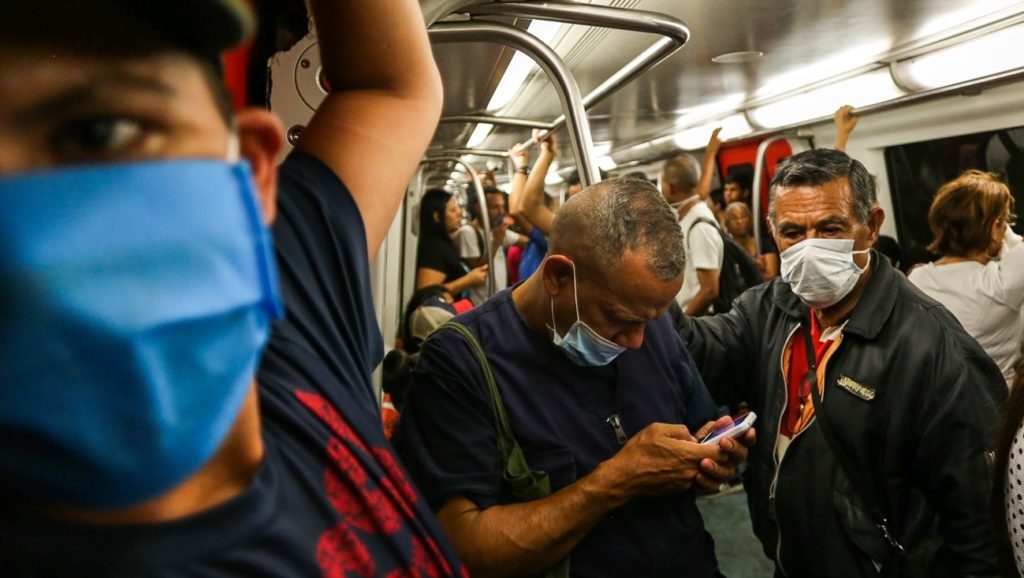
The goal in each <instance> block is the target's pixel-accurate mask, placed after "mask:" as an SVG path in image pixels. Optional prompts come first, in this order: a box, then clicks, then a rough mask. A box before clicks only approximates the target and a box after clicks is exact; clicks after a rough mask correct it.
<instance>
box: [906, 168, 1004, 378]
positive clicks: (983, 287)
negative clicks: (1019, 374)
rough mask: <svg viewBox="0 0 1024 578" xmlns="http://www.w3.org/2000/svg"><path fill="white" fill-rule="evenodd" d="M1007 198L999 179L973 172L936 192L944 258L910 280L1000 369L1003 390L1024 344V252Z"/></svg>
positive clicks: (934, 216)
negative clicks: (946, 311)
mask: <svg viewBox="0 0 1024 578" xmlns="http://www.w3.org/2000/svg"><path fill="white" fill-rule="evenodd" d="M1016 221H1017V215H1015V214H1013V197H1012V196H1011V195H1010V190H1009V188H1007V186H1006V185H1005V184H1003V183H1002V182H1001V181H1000V180H999V179H998V178H997V177H996V176H995V175H993V174H991V173H984V172H981V171H975V170H970V171H967V172H965V173H964V174H962V175H960V176H959V177H957V178H956V179H954V180H952V181H950V182H948V183H946V184H945V185H943V186H942V188H940V189H939V192H938V193H937V194H936V195H935V200H934V201H932V206H931V209H929V211H928V224H929V226H930V228H931V230H932V235H933V236H934V238H935V240H934V241H933V242H932V244H931V245H929V246H928V250H929V251H932V252H933V253H937V254H939V255H941V257H940V258H939V259H938V260H937V261H935V262H934V263H929V264H927V265H922V266H920V267H917V268H915V269H914V270H913V271H911V272H910V275H909V276H908V277H909V279H910V281H911V282H912V283H913V284H914V285H917V286H918V287H919V288H920V289H921V290H922V291H924V292H925V293H927V294H928V296H930V297H932V298H933V299H935V300H936V301H938V302H939V303H942V304H943V305H945V306H946V308H947V309H949V311H950V312H952V313H953V315H954V316H956V318H957V319H958V320H959V321H960V323H961V324H962V325H963V326H964V329H966V330H967V332H968V333H970V334H971V336H973V337H974V338H975V339H977V340H978V343H980V344H981V346H982V347H983V348H985V352H986V353H988V354H989V356H991V357H992V359H994V360H995V362H996V364H997V365H999V369H1000V371H1002V372H1003V377H1004V378H1006V384H1007V385H1008V386H1009V385H1010V384H1011V383H1013V377H1014V363H1015V362H1016V360H1017V358H1018V357H1019V355H1020V352H1019V347H1018V345H1019V344H1020V341H1021V338H1022V336H1024V320H1022V319H1021V308H1022V306H1024V245H1022V244H1021V238H1020V235H1018V234H1016V233H1014V232H1013V230H1012V229H1011V227H1012V226H1013V225H1015V224H1016Z"/></svg>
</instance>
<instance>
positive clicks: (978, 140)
mask: <svg viewBox="0 0 1024 578" xmlns="http://www.w3.org/2000/svg"><path fill="white" fill-rule="evenodd" d="M885 163H886V167H887V170H888V174H889V188H890V190H891V191H892V203H893V209H894V212H895V213H896V214H895V215H894V217H895V219H896V229H897V232H898V234H899V240H900V244H901V245H902V246H903V256H904V267H906V268H909V267H912V266H913V265H915V264H917V263H923V262H926V261H931V260H934V259H935V258H936V257H937V255H932V254H930V253H929V252H928V251H927V250H926V249H925V247H926V246H928V243H930V242H931V240H932V234H931V231H930V230H929V228H928V207H930V206H931V202H932V199H933V198H934V197H935V192H936V191H938V189H939V187H941V186H942V185H943V184H944V183H946V182H947V181H950V180H952V179H954V178H956V177H957V176H959V175H960V173H962V172H964V171H965V170H968V169H978V170H983V171H991V172H994V173H998V174H1001V175H1003V176H1004V178H1006V179H1007V182H1008V183H1009V185H1010V190H1011V191H1013V196H1014V199H1015V201H1016V203H1017V207H1022V206H1024V204H1022V203H1024V127H1016V128H1008V129H1001V130H996V131H987V132H979V133H974V134H968V135H960V136H955V137H949V138H944V139H938V140H932V141H925V142H916V143H910V144H904V145H899V146H892V147H888V148H886V149H885Z"/></svg>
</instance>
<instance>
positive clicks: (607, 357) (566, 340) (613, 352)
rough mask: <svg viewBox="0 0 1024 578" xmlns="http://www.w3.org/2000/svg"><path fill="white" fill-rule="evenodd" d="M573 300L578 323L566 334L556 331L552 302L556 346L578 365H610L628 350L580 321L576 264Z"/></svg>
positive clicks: (573, 272)
mask: <svg viewBox="0 0 1024 578" xmlns="http://www.w3.org/2000/svg"><path fill="white" fill-rule="evenodd" d="M572 298H573V302H574V303H575V304H576V323H573V324H572V327H570V328H569V330H568V331H566V332H565V336H561V335H559V334H558V330H557V329H555V302H554V300H552V301H551V327H550V329H551V333H552V335H553V337H552V341H554V343H555V346H556V347H558V348H559V349H561V350H562V351H564V352H565V354H566V355H567V356H569V359H570V360H571V361H572V362H573V363H575V364H576V365H581V366H592V367H596V366H601V365H608V364H609V363H611V362H612V361H614V360H615V358H616V357H618V356H619V354H620V353H622V352H623V351H625V350H626V348H625V347H622V346H621V345H619V344H617V343H612V342H611V341H608V340H607V339H605V338H604V337H601V336H600V335H598V333H597V332H596V331H594V330H593V329H591V328H590V326H589V325H587V324H586V323H584V322H583V321H581V320H580V302H579V298H578V297H577V295H576V264H575V263H573V264H572Z"/></svg>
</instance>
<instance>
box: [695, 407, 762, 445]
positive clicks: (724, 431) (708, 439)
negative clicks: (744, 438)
mask: <svg viewBox="0 0 1024 578" xmlns="http://www.w3.org/2000/svg"><path fill="white" fill-rule="evenodd" d="M756 420H757V414H756V413H754V412H750V413H746V414H744V415H741V416H740V417H738V418H736V419H734V420H732V424H730V425H727V426H725V427H722V428H718V429H716V430H715V431H713V432H711V433H709V434H708V435H706V436H704V439H702V440H700V443H702V444H714V443H718V442H720V441H722V440H723V439H725V438H734V437H737V436H740V435H743V434H744V433H745V432H746V431H747V430H748V429H750V427H751V426H753V425H754V422H755V421H756Z"/></svg>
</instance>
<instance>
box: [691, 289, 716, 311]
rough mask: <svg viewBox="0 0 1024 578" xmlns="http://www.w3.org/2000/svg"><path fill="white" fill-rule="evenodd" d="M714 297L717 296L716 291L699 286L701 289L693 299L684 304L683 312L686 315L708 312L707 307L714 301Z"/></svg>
mask: <svg viewBox="0 0 1024 578" xmlns="http://www.w3.org/2000/svg"><path fill="white" fill-rule="evenodd" d="M716 297H718V295H717V293H715V292H713V291H711V290H710V289H705V288H701V290H700V291H698V292H697V294H696V295H694V296H693V299H690V302H689V303H687V304H686V311H684V313H686V315H687V316H688V317H696V316H698V315H704V314H706V313H707V312H708V309H709V308H710V307H711V304H712V303H713V302H714V301H715V298H716Z"/></svg>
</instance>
